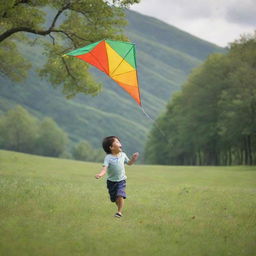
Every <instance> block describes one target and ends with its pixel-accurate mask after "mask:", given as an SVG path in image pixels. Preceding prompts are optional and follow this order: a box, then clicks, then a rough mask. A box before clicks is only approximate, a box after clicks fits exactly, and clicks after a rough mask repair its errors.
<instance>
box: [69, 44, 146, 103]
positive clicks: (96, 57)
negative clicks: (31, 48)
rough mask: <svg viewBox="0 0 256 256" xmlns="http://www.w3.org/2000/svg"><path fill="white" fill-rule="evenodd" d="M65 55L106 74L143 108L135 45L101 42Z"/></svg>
mask: <svg viewBox="0 0 256 256" xmlns="http://www.w3.org/2000/svg"><path fill="white" fill-rule="evenodd" d="M65 55H68V56H74V57H76V58H79V59H81V60H83V61H85V62H87V63H89V64H91V65H93V66H95V67H96V68H98V69H99V70H101V71H102V72H104V73H106V75H108V76H109V77H110V78H111V79H113V80H114V81H115V82H116V83H117V84H118V85H119V86H121V87H122V88H123V89H124V90H125V91H126V92H127V93H129V94H130V96H131V97H132V98H133V99H134V100H135V101H136V102H137V103H138V104H139V105H140V106H141V107H142V105H141V98H140V90H139V84H138V75H137V66H136V52H135V44H133V43H130V42H121V41H114V40H101V41H98V42H96V43H92V44H89V45H87V46H85V47H82V48H79V49H76V50H74V51H71V52H69V53H66V54H65Z"/></svg>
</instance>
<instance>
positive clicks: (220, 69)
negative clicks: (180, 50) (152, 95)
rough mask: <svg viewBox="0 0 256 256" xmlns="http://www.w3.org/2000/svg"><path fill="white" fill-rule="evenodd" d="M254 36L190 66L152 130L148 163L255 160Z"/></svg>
mask: <svg viewBox="0 0 256 256" xmlns="http://www.w3.org/2000/svg"><path fill="white" fill-rule="evenodd" d="M255 117H256V34H254V35H248V36H244V37H241V38H240V39H239V40H237V41H235V42H233V43H232V44H231V47H230V50H229V51H228V53H226V54H213V55H211V56H209V57H208V59H207V61H206V62H204V64H203V65H202V66H200V67H199V68H197V69H195V70H194V71H193V72H192V74H191V75H190V76H189V79H188V80H187V82H186V83H185V84H184V86H183V88H182V90H181V92H179V93H177V94H176V95H175V97H173V99H172V101H170V103H169V104H168V107H167V111H166V113H165V114H164V115H162V116H161V117H160V118H159V120H158V121H159V126H160V127H161V129H162V130H163V132H164V134H165V137H163V136H161V134H159V130H158V129H153V130H152V132H151V134H150V136H149V140H148V142H147V147H146V154H145V155H146V160H147V162H148V163H155V164H156V163H157V164H167V165H169V164H176V165H237V164H239V165H242V164H245V165H255V164H256V132H255V131H256V119H255Z"/></svg>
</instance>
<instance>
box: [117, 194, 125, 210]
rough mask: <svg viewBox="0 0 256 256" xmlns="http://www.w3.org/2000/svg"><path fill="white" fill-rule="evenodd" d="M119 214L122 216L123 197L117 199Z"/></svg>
mask: <svg viewBox="0 0 256 256" xmlns="http://www.w3.org/2000/svg"><path fill="white" fill-rule="evenodd" d="M116 205H117V212H118V213H120V214H122V210H123V207H124V198H123V197H122V196H118V197H117V198H116Z"/></svg>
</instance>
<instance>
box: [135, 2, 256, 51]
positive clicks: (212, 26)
mask: <svg viewBox="0 0 256 256" xmlns="http://www.w3.org/2000/svg"><path fill="white" fill-rule="evenodd" d="M131 10H133V11H137V12H139V13H141V14H145V15H148V16H151V17H155V18H157V19H159V20H162V21H164V22H166V23H168V24H170V25H173V26H175V27H177V28H179V29H181V30H183V31H186V32H189V33H190V34H192V35H194V36H197V37H199V38H201V39H204V40H206V41H208V42H211V43H214V44H216V45H218V46H222V47H225V46H228V44H229V43H231V42H233V41H234V40H236V39H239V38H240V35H244V34H248V33H250V34H253V33H254V31H256V0H141V2H140V3H139V4H136V5H133V6H131Z"/></svg>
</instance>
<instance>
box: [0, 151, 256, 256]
mask: <svg viewBox="0 0 256 256" xmlns="http://www.w3.org/2000/svg"><path fill="white" fill-rule="evenodd" d="M100 168H101V164H95V163H84V162H78V161H71V160H63V159H53V158H46V157H38V156H31V155H26V154H20V153H14V152H8V151H0V255H3V256H5V255H8V256H9V255H15V256H16V255H18V256H20V255H22V256H23V255H26V256H27V255H36V256H38V255H47V256H48V255H61V256H65V255H96V256H97V255H106V256H108V255H111V256H116V255H118V256H119V255H120V256H121V255H129V256H133V255H139V256H140V255H147V256H148V255H157V256H158V255H165V256H172V255H179V256H187V255H188V256H190V255H191V256H192V255H193V256H194V255H195V256H208V255H209V256H222V255H223V256H227V255H231V256H236V255H237V256H243V255H248V256H253V255H256V167H244V166H237V167H185V166H184V167H181V166H179V167H175V166H146V165H134V166H131V167H130V166H128V167H127V168H126V171H127V176H128V180H127V194H128V198H127V200H126V201H125V210H124V217H123V218H121V219H116V218H114V217H113V215H114V213H115V210H116V209H115V205H114V204H112V203H111V202H110V201H109V199H108V194H107V190H106V185H105V179H101V180H96V179H95V178H94V175H95V174H96V173H97V172H98V171H99V170H100Z"/></svg>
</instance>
